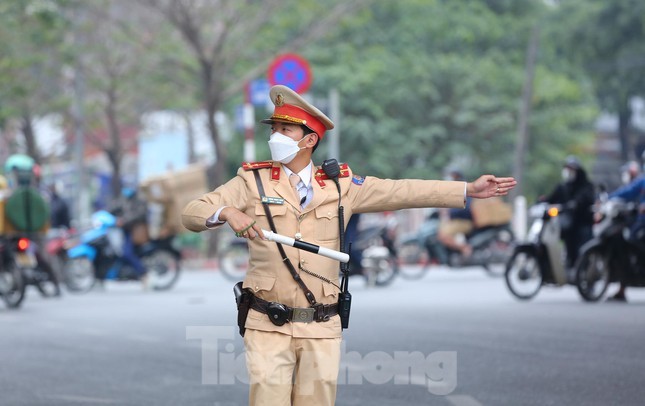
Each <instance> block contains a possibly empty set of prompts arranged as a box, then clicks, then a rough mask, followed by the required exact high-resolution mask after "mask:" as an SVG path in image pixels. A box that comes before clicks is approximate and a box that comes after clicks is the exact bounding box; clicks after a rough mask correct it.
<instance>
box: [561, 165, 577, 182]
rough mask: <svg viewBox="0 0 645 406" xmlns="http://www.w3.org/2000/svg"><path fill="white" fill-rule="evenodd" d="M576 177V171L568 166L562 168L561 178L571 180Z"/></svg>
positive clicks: (566, 180)
mask: <svg viewBox="0 0 645 406" xmlns="http://www.w3.org/2000/svg"><path fill="white" fill-rule="evenodd" d="M575 178H576V173H575V172H574V171H572V170H571V169H569V168H563V169H562V180H563V181H565V182H572V181H573V180H574V179H575Z"/></svg>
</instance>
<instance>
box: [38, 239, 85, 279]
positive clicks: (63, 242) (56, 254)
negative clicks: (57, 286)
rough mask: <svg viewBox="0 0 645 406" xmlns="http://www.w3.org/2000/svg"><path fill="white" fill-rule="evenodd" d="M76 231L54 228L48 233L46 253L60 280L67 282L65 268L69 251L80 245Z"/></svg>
mask: <svg viewBox="0 0 645 406" xmlns="http://www.w3.org/2000/svg"><path fill="white" fill-rule="evenodd" d="M76 237H77V236H76V231H75V230H74V229H66V228H52V229H50V230H49V231H48V232H47V242H46V243H45V252H46V253H47V255H48V258H49V261H50V263H51V265H52V268H54V272H56V275H57V277H58V280H60V281H63V282H65V267H66V266H67V249H69V248H71V247H73V246H74V245H77V244H78V239H77V238H76Z"/></svg>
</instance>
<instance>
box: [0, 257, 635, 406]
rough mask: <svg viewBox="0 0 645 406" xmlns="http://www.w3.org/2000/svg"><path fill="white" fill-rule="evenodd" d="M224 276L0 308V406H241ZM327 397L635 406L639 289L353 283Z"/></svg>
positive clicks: (497, 282) (446, 278) (434, 280)
mask: <svg viewBox="0 0 645 406" xmlns="http://www.w3.org/2000/svg"><path fill="white" fill-rule="evenodd" d="M231 285H232V284H231V283H230V282H227V281H225V280H224V279H223V278H221V276H220V275H219V274H217V273H216V272H212V271H192V272H187V273H185V274H184V275H183V277H182V279H181V280H180V283H179V284H178V286H177V287H176V288H175V289H174V290H172V291H170V292H164V293H154V292H144V291H142V290H141V288H140V287H139V286H138V285H136V284H112V285H108V286H107V289H106V290H105V291H94V292H91V293H89V294H87V295H81V296H75V295H71V294H66V295H64V297H62V298H61V299H47V300H45V299H42V298H40V297H39V295H38V293H37V292H36V291H35V290H31V291H29V292H28V295H29V296H28V297H27V299H26V301H25V302H24V305H23V308H22V309H20V310H19V311H9V310H6V309H4V308H2V307H0V405H11V406H13V405H20V406H22V405H25V406H26V405H29V406H32V405H90V406H91V405H211V406H213V405H217V406H233V405H245V404H246V386H245V385H244V383H242V381H243V380H244V373H243V358H244V356H243V351H242V350H243V346H242V341H241V339H240V338H239V337H237V333H236V331H235V330H234V328H233V327H232V326H231V324H232V321H233V320H234V318H235V313H234V304H233V297H232V292H231ZM350 287H351V288H352V292H353V296H354V305H353V308H352V319H351V323H350V328H349V330H347V331H346V332H345V339H344V349H343V351H344V355H343V365H342V368H341V375H340V376H341V378H340V382H341V383H340V385H339V393H338V399H337V405H373V406H385V405H391V406H395V405H396V406H400V405H449V406H450V405H452V406H478V405H486V406H488V405H512V406H517V405H602V406H605V405H642V404H643V399H645V387H644V385H643V377H644V376H645V362H643V361H644V360H645V356H644V355H643V349H644V347H645V289H641V290H637V289H632V290H630V291H628V296H629V297H630V303H628V304H613V303H597V304H586V303H583V302H581V300H580V299H579V298H578V295H577V293H576V291H575V290H574V289H573V288H571V287H564V288H558V289H556V288H544V289H543V290H542V291H541V292H540V293H539V294H538V296H537V297H536V298H535V299H534V300H533V301H530V302H519V301H517V300H515V299H513V298H512V297H511V296H510V294H509V293H508V292H507V291H506V287H505V286H504V284H503V281H502V280H501V279H494V278H491V277H488V276H486V275H485V274H484V273H483V272H481V271H480V270H477V269H470V270H461V271H454V270H452V271H451V270H447V269H437V270H435V271H433V272H431V273H429V274H427V275H426V276H425V277H424V278H423V279H421V280H419V281H414V282H412V281H405V280H401V279H399V280H396V281H395V283H394V284H393V285H392V286H390V287H388V288H385V289H368V288H367V287H365V286H364V284H363V282H362V281H361V280H358V279H357V280H353V281H352V283H351V285H350Z"/></svg>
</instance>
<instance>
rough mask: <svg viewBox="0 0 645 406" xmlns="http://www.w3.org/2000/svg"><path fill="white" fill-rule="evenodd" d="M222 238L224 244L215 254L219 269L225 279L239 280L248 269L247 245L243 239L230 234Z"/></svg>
mask: <svg viewBox="0 0 645 406" xmlns="http://www.w3.org/2000/svg"><path fill="white" fill-rule="evenodd" d="M223 240H224V245H223V246H221V247H220V249H219V251H218V255H217V258H218V262H219V271H220V273H221V274H222V276H224V278H226V279H227V280H229V281H231V282H239V281H241V280H242V279H244V276H245V275H246V271H247V270H248V269H249V247H248V245H247V243H246V240H245V239H242V238H235V237H233V235H232V234H230V235H229V236H227V238H224V239H223Z"/></svg>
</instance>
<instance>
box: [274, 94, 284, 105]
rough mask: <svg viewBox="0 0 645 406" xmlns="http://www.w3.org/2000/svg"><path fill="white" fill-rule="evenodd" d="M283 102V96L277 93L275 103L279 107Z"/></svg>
mask: <svg viewBox="0 0 645 406" xmlns="http://www.w3.org/2000/svg"><path fill="white" fill-rule="evenodd" d="M283 104H284V96H283V95H282V93H278V95H277V96H276V97H275V105H276V106H278V107H280V106H282V105H283Z"/></svg>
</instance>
